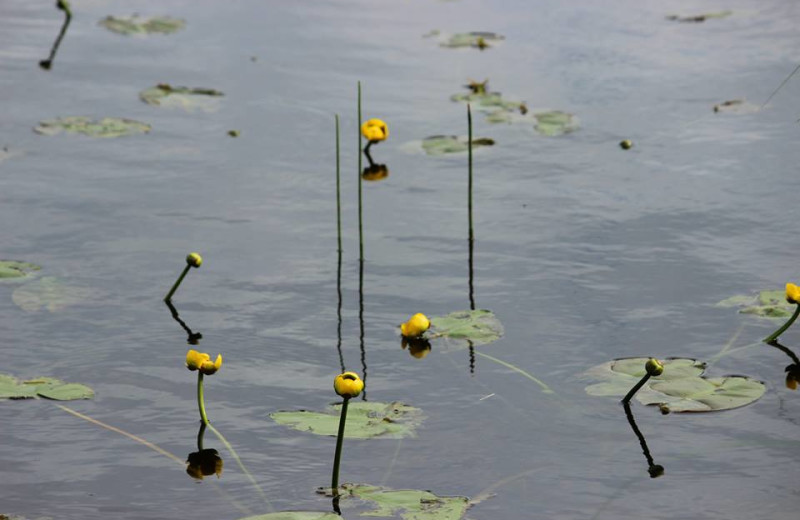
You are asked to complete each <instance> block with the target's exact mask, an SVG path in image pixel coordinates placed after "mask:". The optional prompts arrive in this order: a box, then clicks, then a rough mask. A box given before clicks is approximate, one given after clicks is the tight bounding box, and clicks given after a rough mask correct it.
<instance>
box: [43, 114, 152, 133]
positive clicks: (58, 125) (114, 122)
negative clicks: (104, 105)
mask: <svg viewBox="0 0 800 520" xmlns="http://www.w3.org/2000/svg"><path fill="white" fill-rule="evenodd" d="M150 129H151V127H150V125H148V124H146V123H140V122H139V121H134V120H132V119H121V118H118V117H104V118H103V119H100V120H99V121H97V120H94V119H92V118H90V117H83V116H70V117H59V118H57V119H47V120H44V121H40V122H39V125H38V126H36V127H35V128H34V129H33V131H34V132H36V133H37V134H41V135H56V134H60V133H61V132H64V133H68V134H84V135H88V136H90V137H121V136H124V135H134V134H146V133H148V132H149V131H150Z"/></svg>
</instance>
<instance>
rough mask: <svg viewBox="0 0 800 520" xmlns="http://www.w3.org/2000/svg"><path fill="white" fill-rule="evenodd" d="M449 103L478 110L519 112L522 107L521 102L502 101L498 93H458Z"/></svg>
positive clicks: (451, 97)
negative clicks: (467, 104) (470, 106)
mask: <svg viewBox="0 0 800 520" xmlns="http://www.w3.org/2000/svg"><path fill="white" fill-rule="evenodd" d="M450 100H451V101H457V102H460V103H470V104H472V105H473V106H475V107H476V108H478V109H487V110H490V109H497V108H500V109H503V110H519V109H520V107H521V106H523V105H524V103H523V102H521V101H507V100H505V99H503V95H502V94H501V93H499V92H480V93H478V92H471V93H466V92H463V93H459V94H453V95H452V96H450Z"/></svg>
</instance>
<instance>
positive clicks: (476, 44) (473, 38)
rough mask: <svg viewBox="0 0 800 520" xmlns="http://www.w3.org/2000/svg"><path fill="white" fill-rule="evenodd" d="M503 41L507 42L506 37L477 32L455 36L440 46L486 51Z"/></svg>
mask: <svg viewBox="0 0 800 520" xmlns="http://www.w3.org/2000/svg"><path fill="white" fill-rule="evenodd" d="M502 40H505V37H504V36H500V35H499V34H495V33H492V32H484V31H476V32H468V33H458V34H453V35H452V36H450V37H449V38H448V39H447V40H445V41H443V42H442V43H440V45H441V46H442V47H450V48H457V47H473V48H475V49H485V48H487V47H491V46H492V45H493V44H495V43H497V42H499V41H502Z"/></svg>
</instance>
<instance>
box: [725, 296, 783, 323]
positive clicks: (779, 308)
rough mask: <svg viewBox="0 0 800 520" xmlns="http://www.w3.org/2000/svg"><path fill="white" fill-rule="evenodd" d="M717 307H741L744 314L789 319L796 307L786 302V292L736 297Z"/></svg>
mask: <svg viewBox="0 0 800 520" xmlns="http://www.w3.org/2000/svg"><path fill="white" fill-rule="evenodd" d="M717 307H739V312H740V313H742V314H752V315H754V316H759V317H762V318H788V317H790V316H791V315H792V314H793V313H794V309H795V306H794V305H793V304H791V303H789V302H787V301H786V291H781V290H777V291H761V292H759V293H758V294H757V295H756V296H745V295H736V296H731V297H730V298H726V299H724V300H722V301H721V302H719V303H717Z"/></svg>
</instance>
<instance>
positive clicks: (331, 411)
mask: <svg viewBox="0 0 800 520" xmlns="http://www.w3.org/2000/svg"><path fill="white" fill-rule="evenodd" d="M341 407H342V405H341V404H335V405H332V406H330V407H328V409H327V410H326V411H324V412H313V411H310V410H298V411H281V412H274V413H271V414H270V417H271V418H272V419H273V420H274V421H275V422H276V423H278V424H282V425H284V426H289V427H291V428H294V429H295V430H300V431H304V432H309V433H314V434H317V435H329V436H336V435H337V433H338V430H339V416H340V414H341ZM423 419H424V416H423V415H422V412H421V411H420V410H419V409H418V408H414V407H413V406H408V405H406V404H403V403H398V402H394V403H381V402H376V401H353V402H351V403H350V404H349V405H348V407H347V424H346V426H345V432H344V436H345V437H347V438H350V439H371V438H373V437H381V438H389V439H400V438H403V437H414V436H415V435H416V428H417V426H419V425H420V423H422V420H423Z"/></svg>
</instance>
